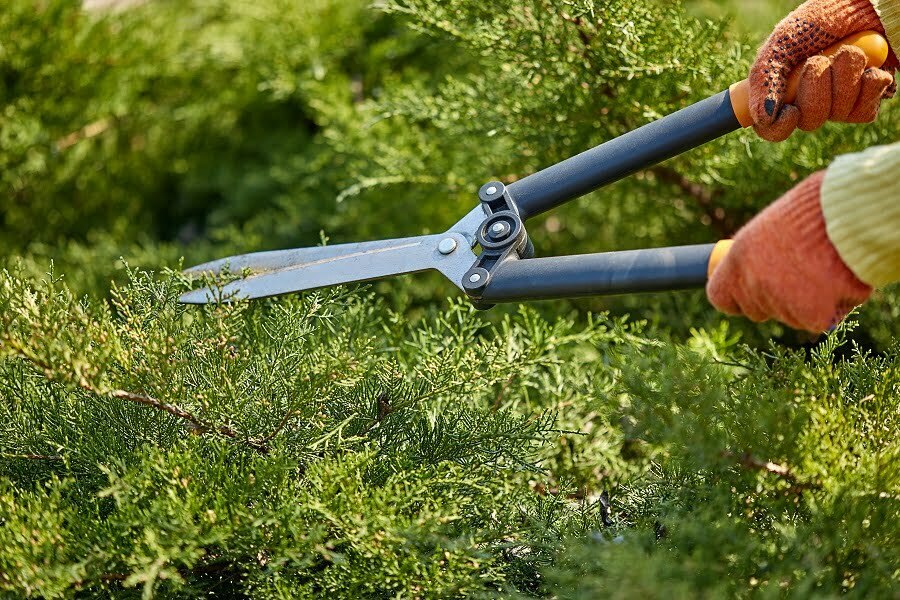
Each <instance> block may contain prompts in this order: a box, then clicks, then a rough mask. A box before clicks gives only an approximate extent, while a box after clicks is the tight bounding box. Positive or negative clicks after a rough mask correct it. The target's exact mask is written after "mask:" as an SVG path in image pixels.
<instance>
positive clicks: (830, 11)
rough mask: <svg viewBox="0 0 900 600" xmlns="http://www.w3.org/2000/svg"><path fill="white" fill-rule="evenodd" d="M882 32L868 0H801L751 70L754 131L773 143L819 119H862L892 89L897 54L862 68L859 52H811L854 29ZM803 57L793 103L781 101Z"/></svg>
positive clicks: (813, 125)
mask: <svg viewBox="0 0 900 600" xmlns="http://www.w3.org/2000/svg"><path fill="white" fill-rule="evenodd" d="M866 30H875V31H878V32H880V33H882V34H884V26H883V25H882V23H881V20H880V18H879V17H878V13H876V12H875V9H874V8H873V6H872V3H871V1H870V0H808V1H807V2H804V3H803V4H802V5H801V6H800V7H799V8H797V10H795V11H794V12H793V13H791V14H790V15H788V17H787V18H786V19H785V20H784V21H782V22H781V23H779V24H778V26H777V27H776V28H775V31H774V32H773V33H772V35H771V36H770V37H769V39H768V41H767V42H766V43H765V45H763V47H762V48H761V49H760V51H759V54H758V55H757V58H756V63H755V64H754V65H753V68H752V69H751V71H750V113H751V115H752V116H753V120H754V122H755V125H754V127H755V129H756V132H757V133H758V134H759V135H760V136H761V137H763V138H765V139H767V140H769V141H773V142H780V141H783V140H786V139H787V138H788V137H790V135H791V134H792V133H793V132H794V130H795V129H797V127H800V128H801V129H803V130H806V131H811V130H813V129H817V128H819V127H821V126H822V125H823V124H824V123H825V122H826V121H828V120H831V121H843V122H849V123H868V122H871V121H874V120H875V118H876V117H877V115H878V109H879V107H880V105H881V100H882V99H883V98H885V97H887V98H890V97H893V95H894V92H895V91H896V84H895V83H894V71H895V69H896V67H897V57H896V55H895V54H894V52H893V51H891V53H890V56H889V57H888V62H887V64H886V65H885V67H884V69H866V60H865V56H864V54H863V53H862V51H860V50H858V49H855V48H844V49H842V50H841V51H840V52H839V53H838V54H837V55H835V56H834V57H832V58H826V57H824V56H817V55H818V54H819V53H820V52H822V51H823V50H825V49H826V48H828V47H829V46H831V45H832V44H834V43H836V42H838V41H840V40H842V39H844V38H846V37H848V36H850V35H852V34H854V33H859V32H861V31H866ZM804 61H806V65H805V66H802V67H800V68H802V69H803V76H802V79H801V82H800V87H799V89H798V92H797V100H796V101H795V104H794V105H785V104H784V94H785V90H786V89H787V80H788V77H789V76H790V74H791V72H792V71H793V70H794V69H795V68H797V67H798V66H800V65H802V64H803V62H804Z"/></svg>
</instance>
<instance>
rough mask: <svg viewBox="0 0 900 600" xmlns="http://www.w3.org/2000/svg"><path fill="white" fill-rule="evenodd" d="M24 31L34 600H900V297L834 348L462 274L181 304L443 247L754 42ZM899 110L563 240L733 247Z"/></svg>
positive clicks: (12, 400) (15, 46)
mask: <svg viewBox="0 0 900 600" xmlns="http://www.w3.org/2000/svg"><path fill="white" fill-rule="evenodd" d="M8 4H9V6H8V7H4V10H3V11H0V102H2V109H3V112H2V113H0V114H2V116H0V185H2V186H3V191H4V193H3V194H0V216H2V219H0V235H2V238H3V239H2V241H0V250H2V252H3V256H4V260H3V264H4V265H5V266H6V268H5V269H3V270H2V272H0V595H3V596H4V597H6V596H8V597H34V598H75V597H78V598H94V597H96V598H107V597H116V598H132V597H143V598H154V597H200V596H212V597H226V598H245V597H246V598H294V597H300V598H302V597H329V598H330V597H333V598H370V597H371V598H448V597H451V598H452V597H476V598H486V597H518V598H526V597H547V598H595V597H612V598H634V597H640V596H645V597H652V598H655V597H675V598H694V597H711V598H714V597H723V598H725V597H727V598H731V597H749V596H754V595H760V596H765V597H774V596H778V597H781V596H785V595H787V596H794V597H823V596H824V597H830V596H839V595H853V596H860V597H891V596H893V595H895V593H896V592H895V590H896V588H897V585H898V584H900V582H898V577H900V575H898V574H900V553H898V552H897V548H900V444H898V442H897V437H898V436H897V433H898V427H900V423H898V415H900V389H898V386H900V344H898V343H897V342H895V341H894V339H895V338H896V334H897V333H898V328H897V326H896V325H895V324H894V323H895V321H896V318H897V317H898V316H900V308H898V307H900V300H898V298H900V296H897V294H896V293H895V292H893V291H890V290H888V291H884V292H880V293H879V296H878V298H877V299H876V301H874V302H873V303H871V304H870V305H869V306H868V307H867V308H866V309H864V310H863V312H861V313H860V314H859V315H856V316H855V317H854V319H857V320H858V321H859V323H855V322H852V323H849V324H846V325H844V326H843V327H842V328H841V329H839V330H838V331H836V332H834V333H832V334H830V335H828V336H825V337H823V338H822V339H818V340H812V341H810V340H804V339H800V338H798V337H796V336H793V335H790V334H787V333H785V332H784V331H783V330H781V329H780V328H778V327H774V326H764V327H758V326H752V327H751V326H749V325H747V324H744V323H741V322H739V321H734V320H725V319H723V318H722V317H721V316H719V315H716V314H714V312H713V311H712V310H711V309H710V308H709V307H708V306H707V305H706V303H705V302H704V301H703V300H702V296H701V295H700V294H695V295H691V294H686V295H668V296H667V295H660V296H643V297H640V298H635V299H629V300H627V301H625V302H626V303H622V302H619V303H612V304H607V303H606V302H605V301H599V300H598V301H589V302H584V303H579V304H571V303H554V304H538V305H534V306H527V307H525V306H522V307H508V308H498V309H495V310H494V311H493V312H491V313H481V312H478V311H475V310H474V309H472V308H471V307H469V306H468V304H467V303H465V302H463V301H460V300H455V299H452V298H450V299H448V298H447V292H448V291H449V288H447V287H441V285H442V284H438V283H435V281H434V280H431V279H428V278H427V277H425V278H424V279H410V280H406V279H399V280H396V281H392V282H391V284H390V285H385V286H374V287H361V288H339V289H333V290H326V291H317V292H312V293H307V294H301V295H294V296H290V297H285V298H278V299H269V300H263V301H257V302H251V303H235V304H230V305H223V306H209V307H187V306H183V305H179V304H178V303H177V302H176V299H177V297H178V296H179V295H180V294H181V293H183V292H184V291H185V290H187V289H189V287H190V286H191V285H196V283H194V284H192V283H191V282H190V281H188V280H187V279H185V278H184V277H183V276H182V275H180V274H179V272H180V267H181V264H182V263H179V260H178V257H179V256H187V257H188V259H189V260H191V262H193V261H194V260H201V259H203V258H208V257H211V256H215V255H223V254H227V253H232V252H234V251H236V250H241V251H248V250H254V249H264V248H269V247H273V246H285V245H292V246H299V245H311V244H315V243H325V242H328V237H332V238H333V239H336V240H339V241H344V240H345V239H346V240H350V239H360V238H367V237H373V236H377V235H383V236H397V235H414V234H416V233H417V232H421V231H435V230H437V229H438V228H440V227H444V226H446V225H448V224H449V223H452V222H453V219H454V217H456V216H458V215H459V214H462V212H463V211H464V210H467V209H468V208H470V207H471V205H472V202H473V201H474V190H477V188H478V185H479V184H480V183H482V182H483V181H486V180H488V179H492V178H495V177H500V178H503V179H508V180H511V179H514V178H516V177H519V176H522V175H524V174H527V173H529V172H531V171H533V170H535V169H537V168H540V167H541V166H544V165H547V164H550V163H552V162H554V161H556V160H559V159H561V158H564V157H566V156H569V155H571V154H573V153H575V152H577V151H580V150H583V149H584V148H586V147H588V146H590V145H592V144H595V143H599V142H600V141H603V140H605V139H609V138H610V137H612V136H615V135H618V134H620V133H623V132H625V131H627V130H629V129H632V128H634V127H636V126H638V125H640V124H642V123H645V122H646V121H648V120H649V119H652V118H654V117H656V116H660V115H663V114H666V113H668V112H671V111H673V110H675V109H677V108H679V107H681V106H683V105H685V104H686V103H689V102H692V101H695V100H699V99H701V98H703V97H705V96H708V95H710V94H712V93H715V92H717V91H719V90H720V89H723V88H724V87H725V86H726V85H727V84H728V83H730V82H731V81H733V80H735V79H739V78H740V77H741V73H745V72H746V67H747V63H748V60H749V57H750V55H751V54H752V52H751V51H750V43H751V41H750V40H751V37H750V36H751V34H750V33H747V32H746V30H742V29H740V28H739V27H737V26H736V25H734V24H732V23H730V22H728V21H727V20H722V19H719V20H716V21H709V20H706V19H705V18H704V17H703V14H704V12H703V11H704V10H706V8H708V6H707V5H708V3H703V2H693V1H685V2H677V3H674V2H662V1H661V2H642V3H635V2H630V1H627V0H576V1H571V0H496V1H494V2H484V1H478V0H449V1H434V0H379V1H378V2H376V3H375V4H374V6H370V5H369V3H367V2H357V1H356V0H305V1H303V2H295V1H293V0H257V1H255V2H240V1H233V0H198V1H196V2H191V3H184V2H174V1H172V2H167V1H164V0H154V1H152V2H148V3H143V4H141V3H139V4H138V5H137V6H135V7H133V8H130V9H128V10H124V11H114V12H101V13H96V12H86V11H84V10H83V9H82V6H81V3H80V2H77V1H75V0H47V1H45V2H38V3H35V2H33V1H32V0H11V2H9V3H8ZM719 4H726V3H719ZM740 4H741V3H737V4H731V3H728V6H732V7H733V6H736V5H737V6H739V5H740ZM759 4H760V3H754V6H755V8H757V9H758V8H759ZM784 4H785V3H784V2H772V6H773V8H772V11H773V14H772V18H771V21H775V20H777V19H778V17H779V16H780V15H781V14H782V13H781V12H778V11H784V10H786V8H785V6H784ZM775 5H778V8H777V9H776V8H774V6H775ZM720 8H721V6H720ZM885 113H886V114H885V115H884V118H882V119H881V121H879V123H877V124H875V125H873V126H870V127H853V128H848V127H846V126H829V127H827V128H825V130H823V131H822V132H819V133H817V134H815V135H806V136H797V137H795V138H794V139H792V140H791V141H790V142H788V143H786V144H783V145H778V146H770V145H765V144H762V143H761V142H759V141H757V140H755V139H754V138H753V136H752V135H751V134H747V133H745V134H738V135H735V136H731V137H729V138H728V139H725V140H721V141H719V142H716V143H714V144H711V145H709V146H708V147H705V148H703V149H699V150H697V151H695V152H692V153H691V154H689V155H686V156H684V157H680V158H678V159H676V160H674V161H670V162H669V163H666V164H665V165H662V166H660V167H656V168H654V169H651V170H649V171H646V172H644V173H641V174H639V175H638V176H636V177H635V178H632V179H631V180H629V181H626V182H622V183H620V184H618V185H616V186H614V187H613V188H611V189H609V190H606V191H604V192H602V193H600V194H594V195H592V196H591V197H589V198H587V199H586V200H584V201H581V202H579V203H577V204H576V205H575V206H572V207H569V208H567V209H565V210H562V211H560V212H559V213H558V214H556V215H554V216H552V217H550V218H549V219H546V220H543V221H538V222H537V223H535V225H534V227H533V229H530V230H531V231H532V233H533V237H534V238H535V241H536V242H537V243H538V245H539V246H540V247H541V248H542V249H544V250H545V251H546V252H548V253H549V252H575V251H586V250H592V251H596V250H600V249H603V248H604V247H620V248H623V247H638V246H659V245H665V244H678V243H688V242H695V241H704V242H705V241H711V240H713V239H717V238H718V237H721V236H723V235H726V234H728V233H729V232H731V231H733V230H734V229H735V228H736V227H738V226H739V225H740V223H741V222H742V221H743V220H744V219H746V218H747V217H748V216H749V215H750V214H752V213H753V212H754V210H756V209H758V208H759V207H760V206H762V205H763V204H765V203H766V202H768V201H769V200H771V199H773V198H774V197H776V196H777V195H778V194H779V193H780V192H782V191H784V190H785V189H786V188H788V187H790V185H791V183H792V182H793V181H796V180H797V179H799V178H801V177H803V176H804V175H806V174H808V173H809V172H811V171H814V170H817V169H820V168H822V167H824V166H825V165H827V164H828V162H829V161H830V160H831V159H832V157H833V156H835V155H836V154H839V153H841V152H845V151H849V150H853V149H858V148H862V147H865V146H867V145H871V144H874V143H877V142H879V141H889V140H893V139H897V138H898V137H900V136H898V134H900V129H898V126H897V122H896V119H893V120H892V119H891V116H892V115H893V114H895V113H896V109H893V108H887V110H886V111H885ZM398 207H402V210H400V208H398ZM398 215H400V216H402V218H400V216H398ZM401 228H402V230H401ZM323 232H324V233H323ZM551 234H552V235H551ZM119 256H125V257H126V260H125V261H119V260H116V259H117V258H118V257H119ZM128 258H131V259H132V260H133V262H132V264H134V263H135V262H136V263H139V264H141V265H149V266H152V267H154V270H152V271H151V270H149V269H147V268H144V267H143V266H142V267H140V268H139V267H136V266H129V264H128V261H127V259H128ZM48 259H53V262H52V264H51V261H50V260H48ZM54 265H55V266H54ZM625 308H627V309H629V310H630V311H631V314H630V316H629V315H625V314H622V313H623V309H625ZM594 309H600V310H594Z"/></svg>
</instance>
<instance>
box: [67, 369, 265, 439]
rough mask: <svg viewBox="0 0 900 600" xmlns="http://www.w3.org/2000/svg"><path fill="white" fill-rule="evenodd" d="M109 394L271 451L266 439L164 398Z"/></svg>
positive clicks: (196, 427)
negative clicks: (246, 435) (248, 435)
mask: <svg viewBox="0 0 900 600" xmlns="http://www.w3.org/2000/svg"><path fill="white" fill-rule="evenodd" d="M81 387H83V388H85V389H86V390H88V391H91V392H93V393H97V392H96V391H95V390H93V389H92V388H90V387H89V386H87V385H82V386H81ZM109 396H111V397H113V398H118V399H120V400H128V401H129V402H135V403H137V404H143V405H144V406H151V407H153V408H155V409H157V410H161V411H163V412H167V413H169V414H170V415H173V416H175V417H178V418H179V419H182V420H184V421H187V422H188V423H190V426H191V428H192V429H193V430H194V431H196V432H197V433H206V432H207V431H214V432H216V433H218V434H220V435H224V436H225V437H227V438H231V439H233V440H236V441H239V442H242V443H244V444H246V445H247V446H249V447H251V448H253V449H254V450H257V451H259V452H262V453H263V454H268V453H269V446H268V445H267V444H266V443H265V441H264V440H257V439H253V438H244V437H242V436H241V435H240V434H238V432H237V431H235V430H234V429H232V428H231V427H228V426H227V425H215V424H212V423H209V422H207V421H203V420H201V419H200V418H199V417H197V416H195V415H193V414H191V413H189V412H188V411H186V410H185V409H183V408H181V407H179V406H175V405H174V404H169V403H167V402H163V401H162V400H157V399H156V398H153V397H152V396H147V395H146V394H135V393H133V392H126V391H124V390H114V391H112V392H110V393H109Z"/></svg>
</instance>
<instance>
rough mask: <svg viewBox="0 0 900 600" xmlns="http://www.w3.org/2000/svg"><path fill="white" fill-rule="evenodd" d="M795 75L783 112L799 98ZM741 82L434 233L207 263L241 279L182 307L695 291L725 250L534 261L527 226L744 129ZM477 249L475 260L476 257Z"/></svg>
mask: <svg viewBox="0 0 900 600" xmlns="http://www.w3.org/2000/svg"><path fill="white" fill-rule="evenodd" d="M847 44H850V45H854V46H857V47H859V48H861V49H862V50H863V51H864V52H865V53H866V55H867V57H868V59H869V62H868V66H869V67H880V66H882V65H883V64H884V63H885V61H886V60H887V56H888V43H887V41H886V40H885V39H884V38H883V37H882V36H881V35H880V34H878V33H876V32H873V31H868V32H864V33H861V34H857V35H854V36H852V37H851V38H848V39H846V40H843V41H842V42H839V43H838V44H835V45H834V46H832V47H831V48H830V49H829V50H826V51H825V53H824V54H826V55H829V54H834V53H836V52H837V51H838V49H840V47H841V46H843V45H847ZM799 71H800V69H798V70H797V71H795V72H794V74H793V76H792V78H791V80H790V85H789V86H788V93H787V97H786V101H787V103H791V102H792V101H793V100H794V99H795V98H796V92H797V88H798V86H799V79H800V72H799ZM752 123H753V120H752V118H751V116H750V108H749V82H748V81H746V80H745V81H742V82H740V83H736V84H734V85H732V86H731V87H730V88H729V89H727V90H725V91H724V92H722V93H720V94H717V95H715V96H712V97H710V98H707V99H706V100H703V101H701V102H698V103H697V104H693V105H691V106H688V107H687V108H684V109H682V110H680V111H678V112H676V113H673V114H671V115H669V116H667V117H663V118H662V119H659V120H657V121H654V122H652V123H649V124H647V125H644V126H643V127H641V128H639V129H636V130H634V131H631V132H629V133H627V134H625V135H623V136H621V137H618V138H615V139H613V140H611V141H608V142H606V143H604V144H601V145H599V146H597V147H595V148H592V149H590V150H587V151H586V152H583V153H581V154H578V155H577V156H574V157H572V158H569V159H567V160H564V161H562V162H560V163H558V164H556V165H553V166H551V167H548V168H546V169H544V170H542V171H539V172H537V173H534V174H532V175H529V176H527V177H525V178H523V179H520V180H518V181H515V182H513V183H510V184H509V185H505V184H504V183H502V182H500V181H492V182H489V183H486V184H485V185H483V186H482V187H481V189H480V190H479V192H478V199H479V203H478V205H477V206H476V207H475V208H473V209H472V210H471V211H470V212H469V213H468V214H467V215H466V216H464V217H463V218H462V219H460V220H459V221H458V222H457V223H456V224H455V225H453V227H451V228H450V229H448V230H447V231H446V232H444V233H442V234H439V235H426V236H419V237H409V238H400V239H392V240H381V241H372V242H360V243H353V244H340V245H334V246H320V247H313V248H297V249H291V250H277V251H270V252H255V253H252V254H243V255H240V256H232V257H229V258H223V259H220V260H216V261H213V262H209V263H205V264H202V265H199V266H196V267H193V268H191V269H188V270H187V271H186V273H188V274H192V275H202V274H211V275H213V276H218V275H223V274H226V273H233V274H235V275H241V278H239V279H236V280H234V281H231V282H229V283H225V284H224V285H221V286H213V287H204V288H202V289H197V290H193V291H191V292H188V293H186V294H184V295H183V296H181V298H180V301H181V302H183V303H188V304H206V303H211V302H232V301H239V300H247V299H253V298H264V297H268V296H277V295H280V294H287V293H291V292H299V291H303V290H311V289H315V288H322V287H329V286H335V285H340V284H347V283H358V282H364V281H371V280H374V279H381V278H384V277H390V276H394V275H402V274H407V273H416V272H420V271H428V270H436V271H439V272H441V273H442V274H443V275H444V276H445V277H446V278H447V279H449V280H450V281H451V282H453V284H454V285H456V286H457V287H458V288H459V289H460V290H462V291H463V292H464V293H465V294H466V295H467V296H468V297H469V298H470V299H471V300H472V301H473V302H474V303H476V305H478V306H482V307H487V306H491V305H494V304H498V303H503V302H519V301H527V300H544V299H554V298H572V297H579V296H595V295H610V294H627V293H637V292H651V291H667V290H679V289H689V288H697V287H702V286H704V285H705V284H706V282H707V280H708V278H709V276H710V275H711V274H712V273H713V272H714V271H715V269H716V267H717V266H718V264H719V263H720V262H721V260H722V259H723V258H724V257H725V256H726V255H727V253H728V251H729V249H730V244H731V242H730V241H729V240H723V241H720V242H718V243H714V244H702V245H693V246H678V247H670V248H654V249H646V250H630V251H620V252H604V253H599V254H583V255H577V256H561V257H550V258H535V257H534V247H533V245H532V243H531V241H530V240H529V237H528V233H527V231H526V229H525V222H526V221H527V220H528V219H530V218H532V217H535V216H537V215H539V214H541V213H544V212H547V211H549V210H551V209H553V208H555V207H557V206H560V205H561V204H564V203H566V202H568V201H570V200H573V199H575V198H578V197H580V196H583V195H585V194H587V193H589V192H592V191H594V190H596V189H599V188H601V187H604V186H606V185H609V184H611V183H613V182H615V181H618V180H619V179H622V178H624V177H627V176H629V175H631V174H633V173H636V172H638V171H640V170H643V169H646V168H648V167H651V166H653V165H655V164H657V163H660V162H662V161H664V160H667V159H669V158H672V157H674V156H677V155H679V154H681V153H683V152H686V151H688V150H690V149H692V148H696V147H699V146H701V145H703V144H706V143H707V142H710V141H712V140H715V139H717V138H719V137H721V136H724V135H726V134H728V133H731V132H733V131H736V130H738V129H740V128H742V127H748V126H750V125H752ZM477 247H480V252H479V253H478V254H476V252H475V250H476V248H477Z"/></svg>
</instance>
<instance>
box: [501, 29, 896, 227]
mask: <svg viewBox="0 0 900 600" xmlns="http://www.w3.org/2000/svg"><path fill="white" fill-rule="evenodd" d="M845 44H852V45H854V46H858V47H860V48H862V49H863V51H864V52H865V53H866V55H867V56H868V57H869V66H881V65H883V64H884V62H885V61H886V60H887V56H888V52H889V48H888V43H887V40H885V39H884V37H883V36H881V35H880V34H878V33H876V32H874V31H867V32H863V33H860V34H857V35H854V36H852V37H850V38H847V39H846V40H843V41H842V42H839V43H838V44H835V45H834V46H832V47H831V48H829V49H828V50H826V51H825V54H829V53H830V54H834V53H835V52H837V51H838V49H840V47H841V46H843V45H845ZM799 78H800V70H799V69H798V70H797V71H795V73H794V74H793V76H792V78H791V82H792V83H791V84H790V86H793V91H791V89H790V86H789V90H788V91H789V92H790V93H791V94H793V95H792V96H791V95H790V94H789V99H790V100H793V99H794V98H795V97H796V88H797V86H798V84H799ZM749 92H750V87H749V83H748V82H747V81H742V82H740V83H737V84H735V85H733V86H731V88H730V89H729V90H727V91H725V92H722V93H720V94H717V95H715V96H713V97H711V98H707V99H706V100H702V101H700V102H698V103H697V104H693V105H691V106H688V107H687V108H684V109H682V110H680V111H678V112H676V113H673V114H671V115H669V116H667V117H663V118H662V119H659V120H658V121H654V122H652V123H648V124H647V125H644V126H643V127H641V128H639V129H636V130H634V131H631V132H629V133H626V134H625V135H623V136H621V137H618V138H615V139H613V140H610V141H608V142H606V143H605V144H601V145H599V146H597V147H595V148H591V149H590V150H587V151H585V152H582V153H581V154H579V155H577V156H573V157H572V158H569V159H567V160H564V161H562V162H561V163H558V164H555V165H553V166H552V167H548V168H546V169H544V170H542V171H538V172H537V173H534V174H533V175H529V176H528V177H525V178H523V179H520V180H519V181H516V182H514V183H511V184H510V185H508V186H507V190H508V192H509V194H510V196H511V197H512V199H513V201H514V202H515V204H516V206H517V207H518V208H519V212H520V213H521V215H522V218H523V219H528V218H530V217H534V216H535V215H539V214H541V213H543V212H546V211H548V210H551V209H553V208H556V207H557V206H559V205H561V204H564V203H566V202H568V201H569V200H573V199H575V198H578V197H580V196H583V195H585V194H587V193H589V192H592V191H594V190H596V189H597V188H600V187H603V186H606V185H609V184H611V183H613V182H615V181H618V180H619V179H622V178H624V177H627V176H629V175H631V174H633V173H635V172H637V171H640V170H643V169H646V168H648V167H651V166H653V165H655V164H658V163H660V162H663V161H665V160H668V159H670V158H673V157H675V156H677V155H679V154H681V153H683V152H686V151H688V150H691V149H693V148H696V147H698V146H702V145H703V144H706V143H707V142H711V141H712V140H715V139H717V138H720V137H722V136H723V135H726V134H728V133H731V132H732V131H736V130H738V129H740V128H741V127H747V126H749V125H750V124H752V123H753V120H752V118H750V93H749Z"/></svg>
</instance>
